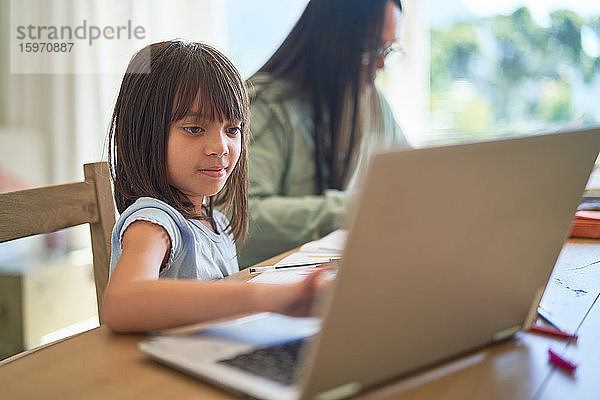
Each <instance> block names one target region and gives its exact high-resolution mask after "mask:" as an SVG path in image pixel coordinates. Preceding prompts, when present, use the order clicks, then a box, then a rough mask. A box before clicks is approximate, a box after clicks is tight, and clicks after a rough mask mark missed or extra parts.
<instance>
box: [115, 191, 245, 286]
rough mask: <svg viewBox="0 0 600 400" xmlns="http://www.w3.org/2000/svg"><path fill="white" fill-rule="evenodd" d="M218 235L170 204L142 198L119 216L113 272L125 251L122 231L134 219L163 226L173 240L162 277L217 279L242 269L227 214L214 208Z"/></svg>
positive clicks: (160, 275) (116, 228) (150, 198)
mask: <svg viewBox="0 0 600 400" xmlns="http://www.w3.org/2000/svg"><path fill="white" fill-rule="evenodd" d="M213 217H214V220H215V223H216V225H217V231H218V232H219V233H218V234H216V233H214V232H212V231H211V230H210V229H209V228H207V227H206V226H204V225H203V224H202V223H201V222H200V221H197V220H191V219H186V218H185V217H184V216H183V215H182V214H181V213H180V212H179V211H177V210H175V209H174V208H173V207H171V206H170V205H168V204H167V203H165V202H163V201H160V200H157V199H154V198H152V197H141V198H139V199H137V200H136V202H135V203H133V204H132V205H131V206H129V207H127V209H126V210H125V211H123V213H122V214H121V215H120V217H119V219H118V220H117V222H116V224H115V227H114V229H113V232H112V249H111V257H110V273H111V274H112V272H113V270H114V268H115V265H116V264H117V261H118V260H119V257H120V256H121V252H122V247H121V245H122V238H123V233H124V232H125V230H126V229H127V227H128V226H129V225H130V224H131V223H132V222H134V221H139V220H143V221H148V222H152V223H154V224H157V225H160V226H162V227H163V228H164V229H165V230H166V231H167V233H168V234H169V238H170V239H171V254H170V255H169V261H168V262H167V265H166V266H165V267H164V268H163V269H162V270H161V271H160V274H159V277H160V278H177V279H201V280H214V279H220V278H223V277H225V276H228V275H231V274H233V273H236V272H238V271H239V266H238V261H237V254H236V247H235V242H234V240H233V235H232V234H231V233H229V234H227V233H224V232H225V228H226V227H227V226H228V225H229V221H228V220H227V217H225V216H224V215H223V214H222V213H220V212H218V211H217V210H214V211H213Z"/></svg>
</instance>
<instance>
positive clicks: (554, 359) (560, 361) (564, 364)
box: [548, 349, 577, 372]
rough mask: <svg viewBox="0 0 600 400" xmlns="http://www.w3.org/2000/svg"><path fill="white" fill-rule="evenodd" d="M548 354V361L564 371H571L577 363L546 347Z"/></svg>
mask: <svg viewBox="0 0 600 400" xmlns="http://www.w3.org/2000/svg"><path fill="white" fill-rule="evenodd" d="M548 355H549V356H550V362H551V363H552V364H554V365H556V366H557V367H558V368H562V369H564V370H565V371H569V372H573V371H575V368H577V365H576V364H575V363H573V362H571V361H568V360H565V359H564V358H563V357H561V356H560V355H558V353H556V352H554V351H553V350H552V349H548Z"/></svg>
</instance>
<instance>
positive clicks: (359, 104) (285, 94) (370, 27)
mask: <svg viewBox="0 0 600 400" xmlns="http://www.w3.org/2000/svg"><path fill="white" fill-rule="evenodd" d="M401 16H402V5H401V3H400V0H311V1H310V2H309V4H308V6H307V7H306V9H305V11H304V13H303V14H302V16H301V17H300V19H299V20H298V22H297V23H296V25H295V27H294V28H293V29H292V31H291V33H290V34H289V35H288V37H287V38H286V39H285V41H284V42H283V44H282V45H281V46H280V47H279V49H278V50H277V51H276V52H275V53H274V54H273V56H272V57H271V59H270V60H269V61H268V62H267V63H266V64H265V65H264V66H263V67H262V68H260V70H259V71H258V72H257V73H256V74H255V75H254V76H252V77H251V78H250V79H249V87H250V101H251V103H250V121H251V131H252V135H253V142H252V143H251V147H250V151H249V195H250V200H249V211H250V212H249V214H250V225H249V232H248V237H247V242H246V245H245V246H244V248H243V249H242V251H241V254H240V265H242V266H247V265H251V264H254V263H256V262H258V261H261V260H263V259H265V258H268V257H271V256H273V255H275V254H278V253H281V252H283V251H285V250H289V249H291V248H294V247H297V246H299V245H301V244H302V243H305V242H307V241H310V240H313V239H315V238H318V237H321V236H324V235H326V234H327V233H329V232H331V231H333V230H335V229H338V228H339V227H340V226H341V224H342V222H343V217H344V215H345V208H346V202H347V201H346V197H347V196H346V194H345V193H346V192H347V191H349V190H350V189H351V188H352V186H354V182H355V180H356V175H357V173H358V172H359V171H363V170H364V169H365V167H366V162H367V158H368V155H369V154H370V153H372V152H373V151H375V150H382V149H389V148H390V147H392V146H408V143H407V141H406V139H405V137H404V134H403V133H402V131H401V129H400V127H399V126H398V124H397V123H396V121H395V119H394V117H393V114H392V112H391V109H390V107H389V104H388V103H387V102H386V101H385V99H384V98H383V97H382V96H381V94H380V93H379V91H378V90H377V88H376V87H375V85H374V79H375V77H376V75H377V72H378V71H380V70H381V69H382V68H383V67H384V64H385V59H386V57H387V56H388V54H390V53H392V52H394V51H398V50H400V49H399V44H398V43H397V32H398V28H399V24H400V22H401Z"/></svg>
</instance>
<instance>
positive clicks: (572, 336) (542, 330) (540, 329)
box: [529, 325, 577, 340]
mask: <svg viewBox="0 0 600 400" xmlns="http://www.w3.org/2000/svg"><path fill="white" fill-rule="evenodd" d="M529 330H530V331H531V332H539V333H545V334H546V335H552V336H557V337H561V338H565V339H575V340H577V335H576V334H574V333H568V332H564V331H561V330H559V329H556V328H551V327H547V326H541V325H532V326H531V328H529Z"/></svg>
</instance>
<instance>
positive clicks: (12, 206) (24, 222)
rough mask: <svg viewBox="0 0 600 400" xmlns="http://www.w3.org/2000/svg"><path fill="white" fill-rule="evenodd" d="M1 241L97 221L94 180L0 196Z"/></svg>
mask: <svg viewBox="0 0 600 400" xmlns="http://www.w3.org/2000/svg"><path fill="white" fill-rule="evenodd" d="M0 221H1V223H0V242H5V241H8V240H13V239H17V238H22V237H26V236H32V235H37V234H40V233H48V232H54V231H57V230H60V229H63V228H68V227H71V226H75V225H80V224H84V223H94V222H97V221H98V208H97V206H96V193H95V188H94V184H93V183H89V182H77V183H69V184H64V185H55V186H47V187H43V188H36V189H28V190H21V191H18V192H12V193H4V194H2V195H0Z"/></svg>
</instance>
